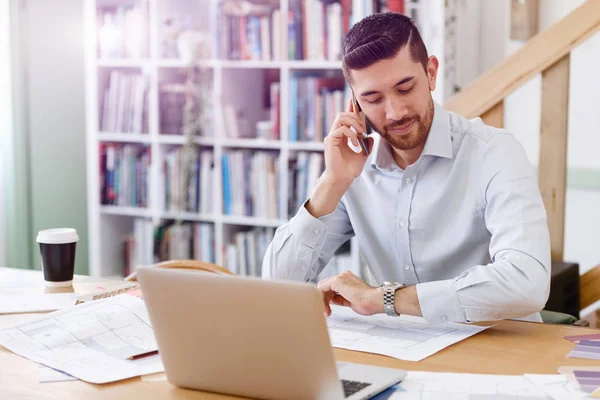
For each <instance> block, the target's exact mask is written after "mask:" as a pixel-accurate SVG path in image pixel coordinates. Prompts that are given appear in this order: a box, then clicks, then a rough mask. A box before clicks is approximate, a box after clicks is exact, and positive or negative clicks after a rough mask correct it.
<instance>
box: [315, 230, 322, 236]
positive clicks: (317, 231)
mask: <svg viewBox="0 0 600 400" xmlns="http://www.w3.org/2000/svg"><path fill="white" fill-rule="evenodd" d="M313 233H314V234H315V235H318V234H319V233H321V231H320V230H318V229H315V230H314V231H313Z"/></svg>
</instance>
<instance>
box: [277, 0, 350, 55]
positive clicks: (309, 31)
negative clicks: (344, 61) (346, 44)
mask: <svg viewBox="0 0 600 400" xmlns="http://www.w3.org/2000/svg"><path fill="white" fill-rule="evenodd" d="M350 10H351V4H350V0H342V1H341V2H331V1H321V0H304V1H292V2H290V6H289V11H288V18H287V30H288V54H287V56H288V58H289V59H290V60H314V61H325V60H328V61H336V60H340V59H341V51H342V37H343V35H344V33H345V32H347V31H348V29H349V28H350V23H349V21H350Z"/></svg>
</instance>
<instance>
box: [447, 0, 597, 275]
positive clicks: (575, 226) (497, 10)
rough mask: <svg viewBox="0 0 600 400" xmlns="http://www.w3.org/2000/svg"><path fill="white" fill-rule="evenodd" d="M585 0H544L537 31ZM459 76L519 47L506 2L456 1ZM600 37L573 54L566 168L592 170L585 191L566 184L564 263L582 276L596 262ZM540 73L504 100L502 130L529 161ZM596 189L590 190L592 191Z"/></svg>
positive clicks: (534, 146)
mask: <svg viewBox="0 0 600 400" xmlns="http://www.w3.org/2000/svg"><path fill="white" fill-rule="evenodd" d="M583 2H584V0H542V1H541V2H540V29H541V30H543V29H546V28H548V27H550V26H551V25H552V24H553V23H555V22H557V21H558V20H560V19H561V18H563V17H564V16H566V15H567V14H569V13H570V12H571V11H572V10H574V9H575V8H577V7H578V6H579V5H581V4H582V3H583ZM458 4H459V7H458V20H459V24H458V53H459V56H458V75H457V81H458V85H459V86H462V87H464V86H466V85H467V84H468V83H470V82H471V81H473V80H474V79H475V78H477V77H478V76H479V75H481V74H482V73H484V72H485V71H487V70H489V69H490V68H491V67H493V66H494V65H495V64H496V63H498V62H499V61H501V60H502V59H504V58H505V57H507V56H509V55H510V54H512V53H514V52H515V51H516V50H518V49H519V48H521V47H522V46H523V44H524V43H523V42H520V41H513V40H510V39H509V35H510V1H508V0H506V1H486V2H481V1H480V0H459V3H458ZM598 65H600V33H596V35H595V36H593V37H591V38H590V39H588V40H587V41H586V42H584V43H582V44H581V45H580V46H579V47H577V48H575V49H574V50H573V52H572V53H571V74H570V93H569V95H570V104H569V133H568V134H569V141H568V149H567V152H568V167H569V170H570V172H571V173H570V174H569V175H570V176H572V177H577V170H578V169H587V170H595V171H597V173H596V174H595V175H592V178H591V179H592V180H597V181H598V182H595V181H594V182H589V180H590V179H589V178H588V179H587V180H588V182H587V184H586V187H588V188H587V189H583V188H582V187H580V186H578V183H577V179H572V180H569V181H568V182H567V186H568V189H567V199H566V201H567V207H566V208H567V209H566V217H565V218H566V226H565V254H564V257H565V260H568V261H575V262H578V263H579V264H580V271H581V273H584V272H585V271H587V270H588V269H589V268H591V267H593V266H595V265H598V264H600V215H599V213H600V211H599V210H600V157H599V156H598V152H599V151H600V106H599V103H600V101H599V100H598V98H600V76H599V75H598V71H599V70H598ZM541 85H542V80H541V75H538V76H535V77H534V78H533V79H531V80H530V81H529V82H527V83H526V84H525V85H523V86H522V87H521V88H519V89H517V90H516V91H515V92H514V93H512V94H511V95H510V96H509V97H508V98H507V99H506V100H505V102H504V106H505V111H504V112H505V114H504V120H505V121H504V122H505V127H506V128H507V129H509V130H510V131H511V132H512V133H513V134H514V135H515V136H516V137H517V138H518V139H519V141H520V142H521V143H522V144H523V146H524V147H525V150H526V152H527V155H528V156H529V159H530V161H531V163H532V164H533V165H534V166H536V167H537V165H538V163H539V143H540V134H539V132H540V117H541ZM594 186H595V187H596V189H591V188H590V187H594Z"/></svg>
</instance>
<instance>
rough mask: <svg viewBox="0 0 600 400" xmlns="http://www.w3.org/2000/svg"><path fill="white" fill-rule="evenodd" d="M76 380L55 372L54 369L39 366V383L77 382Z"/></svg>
mask: <svg viewBox="0 0 600 400" xmlns="http://www.w3.org/2000/svg"><path fill="white" fill-rule="evenodd" d="M77 380H78V379H77V378H75V377H72V376H71V375H69V374H65V373H64V372H60V371H57V370H55V369H52V368H49V367H46V366H45V365H43V364H40V382H41V383H48V382H66V381H77Z"/></svg>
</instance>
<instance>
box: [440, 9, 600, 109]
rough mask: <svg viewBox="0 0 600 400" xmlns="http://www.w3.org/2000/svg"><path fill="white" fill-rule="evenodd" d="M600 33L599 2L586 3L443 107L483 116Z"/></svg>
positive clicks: (534, 38)
mask: <svg viewBox="0 0 600 400" xmlns="http://www.w3.org/2000/svg"><path fill="white" fill-rule="evenodd" d="M598 29H600V0H588V1H587V2H585V3H583V4H582V5H581V6H579V7H578V8H577V9H575V10H574V11H573V12H571V13H570V14H569V15H567V16H566V17H564V18H563V19H561V20H560V21H558V22H557V23H556V24H554V25H552V26H551V27H550V28H548V29H546V30H545V31H543V32H541V33H539V34H537V35H536V36H534V37H533V38H532V39H531V40H529V41H528V42H527V43H526V44H525V45H524V46H523V47H522V48H521V49H520V50H519V51H517V52H516V53H515V54H513V55H512V56H510V57H508V58H506V59H505V60H504V61H502V62H500V63H499V64H498V65H496V66H495V67H494V68H492V69H491V70H489V71H488V72H487V73H485V74H483V75H482V76H481V77H479V78H478V79H476V80H475V81H473V82H472V83H471V84H470V85H468V86H467V87H465V88H464V89H462V90H461V91H460V92H459V93H457V94H456V95H454V96H453V97H451V98H449V99H448V100H447V101H446V103H445V107H446V108H447V109H448V110H450V111H453V112H455V113H457V114H459V115H462V116H463V117H465V118H475V117H479V116H482V115H483V114H485V113H486V112H487V111H489V110H490V109H492V108H493V107H494V106H495V105H496V104H498V103H500V102H501V101H503V100H504V98H506V96H508V95H509V94H511V93H512V92H513V91H514V90H515V89H517V88H518V87H520V86H521V85H523V84H524V83H525V82H527V81H528V80H529V79H531V78H532V77H533V76H534V75H536V74H539V73H541V72H542V71H544V70H546V69H547V68H548V67H550V66H551V65H553V64H555V63H556V62H557V61H559V60H560V59H561V58H563V57H564V56H566V55H567V54H569V53H570V52H571V50H572V49H573V48H574V47H576V46H577V45H579V44H580V43H581V42H583V41H585V40H586V39H587V38H589V37H590V36H591V35H592V34H594V33H595V32H596V31H597V30H598Z"/></svg>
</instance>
